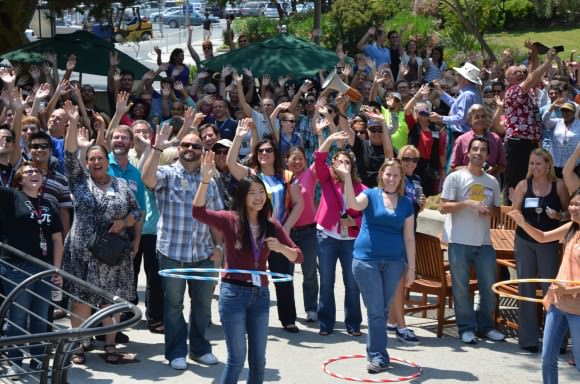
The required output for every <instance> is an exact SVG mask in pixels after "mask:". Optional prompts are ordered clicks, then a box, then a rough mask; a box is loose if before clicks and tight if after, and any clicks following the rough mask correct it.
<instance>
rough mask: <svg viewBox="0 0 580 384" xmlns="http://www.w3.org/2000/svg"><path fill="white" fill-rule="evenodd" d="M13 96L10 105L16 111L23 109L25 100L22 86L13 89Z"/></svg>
mask: <svg viewBox="0 0 580 384" xmlns="http://www.w3.org/2000/svg"><path fill="white" fill-rule="evenodd" d="M11 96H12V98H11V100H10V105H11V107H12V109H13V110H14V111H23V110H24V102H23V101H22V95H21V94H20V88H18V87H15V88H14V89H13V90H12V95H11Z"/></svg>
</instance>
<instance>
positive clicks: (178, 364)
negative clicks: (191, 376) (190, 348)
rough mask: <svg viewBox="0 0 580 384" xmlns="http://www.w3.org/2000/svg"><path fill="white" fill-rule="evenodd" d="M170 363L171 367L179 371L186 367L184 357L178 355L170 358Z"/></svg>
mask: <svg viewBox="0 0 580 384" xmlns="http://www.w3.org/2000/svg"><path fill="white" fill-rule="evenodd" d="M170 365H171V368H173V369H179V370H181V371H183V370H184V369H187V361H186V360H185V357H178V358H175V359H173V360H171V364H170Z"/></svg>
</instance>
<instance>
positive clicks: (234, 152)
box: [226, 118, 252, 180]
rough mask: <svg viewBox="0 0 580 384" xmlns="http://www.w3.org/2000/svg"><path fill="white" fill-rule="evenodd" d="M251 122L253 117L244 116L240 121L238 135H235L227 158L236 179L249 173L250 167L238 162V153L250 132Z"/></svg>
mask: <svg viewBox="0 0 580 384" xmlns="http://www.w3.org/2000/svg"><path fill="white" fill-rule="evenodd" d="M251 122H252V119H251V118H244V119H242V120H240V121H239V122H238V128H237V129H236V136H235V137H234V141H233V143H232V147H231V148H230V150H229V151H228V157H227V158H226V162H227V165H228V169H229V170H230V173H231V174H232V175H233V176H234V177H235V178H236V180H241V179H243V178H244V177H246V176H248V174H249V169H248V168H247V167H245V166H243V165H241V164H240V163H238V155H239V154H240V147H241V146H242V141H244V137H246V136H247V135H248V133H249V132H250V124H251Z"/></svg>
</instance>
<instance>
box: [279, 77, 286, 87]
mask: <svg viewBox="0 0 580 384" xmlns="http://www.w3.org/2000/svg"><path fill="white" fill-rule="evenodd" d="M287 81H288V76H278V85H279V86H280V88H284V85H286V82H287Z"/></svg>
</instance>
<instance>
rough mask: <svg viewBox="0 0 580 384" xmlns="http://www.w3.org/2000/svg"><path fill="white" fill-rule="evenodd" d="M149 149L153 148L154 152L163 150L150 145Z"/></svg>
mask: <svg viewBox="0 0 580 384" xmlns="http://www.w3.org/2000/svg"><path fill="white" fill-rule="evenodd" d="M151 148H153V149H154V150H156V151H159V152H163V149H161V148H159V147H156V146H154V145H152V146H151Z"/></svg>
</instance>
